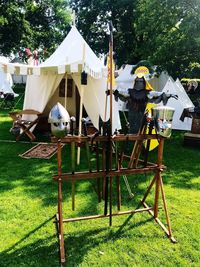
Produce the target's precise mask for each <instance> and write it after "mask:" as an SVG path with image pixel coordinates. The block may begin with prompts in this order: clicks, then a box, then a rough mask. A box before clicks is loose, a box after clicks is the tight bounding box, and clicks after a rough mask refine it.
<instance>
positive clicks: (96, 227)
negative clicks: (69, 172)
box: [0, 113, 200, 267]
mask: <svg viewBox="0 0 200 267" xmlns="http://www.w3.org/2000/svg"><path fill="white" fill-rule="evenodd" d="M0 123H1V133H0V135H1V138H5V135H4V134H3V133H5V134H6V137H7V138H11V136H9V134H8V133H7V130H8V129H9V127H10V119H9V117H8V115H7V114H6V113H1V117H0ZM1 138H0V139H1ZM182 138H183V135H182V133H174V134H173V136H172V138H171V139H170V140H167V141H166V144H165V151H164V163H165V165H166V166H167V170H166V171H165V172H164V173H163V181H164V185H165V194H166V198H167V204H168V209H169V214H170V219H171V223H172V230H173V234H174V236H175V238H176V239H177V241H178V243H177V244H172V243H171V242H170V241H169V240H168V238H167V237H166V236H165V234H164V233H163V232H162V230H161V229H160V228H159V226H158V225H157V224H156V223H155V222H154V221H153V220H152V219H151V217H150V216H149V215H148V213H141V214H139V213H138V214H135V215H134V216H128V215H127V216H119V217H114V218H113V226H112V227H109V219H108V218H106V219H105V218H104V219H99V220H91V221H81V222H74V223H68V224H65V225H64V230H65V231H64V233H65V235H64V237H65V250H66V254H67V260H68V264H67V265H66V266H102V267H104V266H131V267H132V266H133V267H134V266H135V267H138V266H139V267H141V266H142V267H143V266H144V267H146V266H169V267H171V266H181V267H182V266H183V267H184V266H185V267H186V266H187V267H188V266H195V267H196V266H199V262H200V253H199V247H200V239H199V236H200V224H199V218H200V211H199V206H200V198H199V189H200V187H199V185H200V176H199V173H200V164H199V158H200V151H199V150H195V149H191V148H186V147H183V145H182V143H181V140H182ZM32 146H33V145H32V144H24V143H20V142H18V143H8V142H1V144H0V154H1V157H0V203H1V205H0V222H1V223H0V231H1V242H0V266H2V267H4V266H6V267H18V266H20V267H23V266H24V267H30V266H33V267H47V266H48V267H49V266H52V267H55V266H59V256H58V240H57V236H56V229H55V225H54V215H55V213H56V212H57V183H56V182H54V181H53V180H52V174H56V173H57V160H56V156H53V157H52V158H51V159H50V160H39V159H29V160H27V159H23V158H21V157H19V156H18V155H19V154H21V153H23V152H25V151H26V150H28V149H30V148H31V147H32ZM177 151H179V152H180V153H177ZM63 154H64V155H65V161H64V164H66V165H67V166H65V169H70V164H69V162H68V160H67V159H68V158H69V150H68V148H67V147H65V148H64V149H63ZM82 155H83V157H82V158H81V164H82V165H81V166H80V167H79V168H82V167H84V168H85V167H86V163H85V158H84V151H83V152H82ZM150 156H151V157H152V158H156V155H154V154H153V153H152V154H151V155H150ZM77 169H78V168H77ZM128 179H129V182H130V186H131V190H132V191H133V193H134V198H133V199H130V198H129V195H128V192H127V189H126V186H125V183H124V181H123V180H121V191H122V210H127V209H131V208H135V207H136V206H137V205H138V202H139V200H140V199H141V198H142V196H143V194H144V192H145V190H146V189H147V187H148V185H149V182H150V181H151V179H152V175H135V176H129V177H128ZM113 184H114V187H113V188H114V189H113V204H114V205H113V210H114V211H117V207H116V194H115V192H116V191H115V182H113ZM95 188H96V182H95V181H92V182H89V181H78V182H76V202H75V204H76V209H75V211H74V212H73V211H72V210H71V207H72V200H71V183H70V182H64V183H63V214H64V217H65V218H69V217H75V216H83V215H94V214H98V213H100V214H102V213H103V210H104V205H103V202H101V203H98V199H97V194H96V192H95V190H94V189H95ZM154 194H155V190H154V189H153V190H152V193H151V195H150V196H149V197H148V200H147V202H148V203H152V201H153V200H154ZM160 204H161V203H160ZM161 206H162V205H161ZM159 215H160V217H161V218H162V220H163V221H164V219H165V215H164V211H163V208H161V209H160V210H159Z"/></svg>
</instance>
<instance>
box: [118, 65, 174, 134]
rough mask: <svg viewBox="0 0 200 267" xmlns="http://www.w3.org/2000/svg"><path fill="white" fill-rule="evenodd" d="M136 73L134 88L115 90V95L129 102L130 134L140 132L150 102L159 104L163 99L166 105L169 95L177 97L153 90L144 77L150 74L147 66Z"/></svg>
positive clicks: (138, 69)
mask: <svg viewBox="0 0 200 267" xmlns="http://www.w3.org/2000/svg"><path fill="white" fill-rule="evenodd" d="M135 74H136V75H137V76H136V78H135V80H134V83H133V88H129V89H128V92H127V93H119V91H118V90H115V91H114V95H115V97H119V99H120V100H122V101H126V102H127V108H128V122H129V133H130V134H137V133H138V131H139V129H140V127H141V125H142V121H143V117H144V113H145V110H146V107H147V104H148V103H155V104H158V103H160V102H161V101H163V104H164V105H166V103H167V100H168V99H169V97H174V98H176V97H177V96H174V95H171V94H170V95H167V94H165V93H163V92H155V91H153V88H152V86H151V85H150V84H149V83H148V81H147V80H146V79H145V77H144V76H145V75H147V74H149V70H148V69H147V68H146V67H144V66H142V67H139V68H137V69H136V71H135Z"/></svg>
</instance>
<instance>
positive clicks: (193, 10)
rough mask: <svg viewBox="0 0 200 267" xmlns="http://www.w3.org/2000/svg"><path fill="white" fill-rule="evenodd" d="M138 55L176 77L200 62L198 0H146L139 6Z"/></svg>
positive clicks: (187, 71)
mask: <svg viewBox="0 0 200 267" xmlns="http://www.w3.org/2000/svg"><path fill="white" fill-rule="evenodd" d="M137 10H138V12H137V14H138V17H137V20H136V23H135V25H136V33H137V40H138V48H137V52H138V53H139V54H140V56H141V57H144V58H145V59H148V60H150V61H151V62H152V63H154V64H155V65H158V66H161V69H166V70H167V71H168V72H169V73H170V74H171V75H173V76H174V77H176V76H182V75H185V74H189V73H190V70H191V68H190V65H191V63H193V62H195V61H197V62H199V61H200V53H199V51H200V36H199V32H200V31H199V30H200V17H199V12H200V6H199V3H198V0H191V1H184V0H166V1H159V0H151V1H149V0H144V1H141V2H139V3H138V8H137Z"/></svg>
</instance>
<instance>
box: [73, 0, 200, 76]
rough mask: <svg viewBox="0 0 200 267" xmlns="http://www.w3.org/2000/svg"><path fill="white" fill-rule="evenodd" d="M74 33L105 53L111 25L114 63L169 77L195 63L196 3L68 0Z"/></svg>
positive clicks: (199, 25)
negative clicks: (143, 64) (145, 65)
mask: <svg viewBox="0 0 200 267" xmlns="http://www.w3.org/2000/svg"><path fill="white" fill-rule="evenodd" d="M69 3H70V5H71V7H72V9H74V10H75V12H76V15H77V18H78V19H77V27H78V29H79V30H81V31H82V34H83V36H84V37H85V39H86V40H87V42H88V43H89V44H90V45H91V47H92V48H93V49H94V50H95V51H96V52H99V53H106V52H107V51H108V37H107V35H106V31H107V23H108V21H109V20H112V22H113V25H114V27H115V29H116V31H115V32H114V51H115V52H116V57H117V63H118V65H121V64H123V63H129V64H136V63H137V62H138V61H141V60H148V61H149V62H150V63H152V64H154V65H157V66H158V70H159V69H160V71H161V70H162V69H165V70H167V71H168V72H169V73H170V74H171V75H173V76H174V77H177V76H184V75H186V73H188V72H189V71H191V66H193V63H195V62H199V61H200V58H199V57H200V53H199V51H200V38H199V30H200V16H199V13H200V7H199V6H200V4H199V0H190V1H187V0H142V1H140V0H136V1H133V0H130V1H129V0H121V1H120V0H115V1H111V0H99V1H95V0H70V1H69Z"/></svg>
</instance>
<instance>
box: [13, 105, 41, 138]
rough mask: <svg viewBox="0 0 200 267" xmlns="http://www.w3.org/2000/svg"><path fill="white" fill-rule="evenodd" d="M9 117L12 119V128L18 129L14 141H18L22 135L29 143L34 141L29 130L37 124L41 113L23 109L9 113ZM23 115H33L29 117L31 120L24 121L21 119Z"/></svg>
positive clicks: (33, 136)
mask: <svg viewBox="0 0 200 267" xmlns="http://www.w3.org/2000/svg"><path fill="white" fill-rule="evenodd" d="M9 115H10V117H11V118H12V119H13V128H16V127H19V128H20V131H19V134H18V135H17V137H16V141H19V140H20V138H21V137H22V136H24V135H27V136H28V137H29V138H30V140H31V141H34V140H35V139H36V137H35V135H34V134H33V133H32V131H31V128H32V127H33V126H34V125H36V124H37V123H38V121H39V117H40V116H41V115H42V113H40V112H39V111H36V110H33V109H25V110H22V111H20V112H10V113H9ZM23 115H33V116H31V117H33V119H32V120H24V119H22V116H23Z"/></svg>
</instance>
